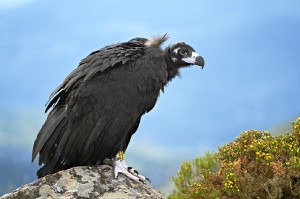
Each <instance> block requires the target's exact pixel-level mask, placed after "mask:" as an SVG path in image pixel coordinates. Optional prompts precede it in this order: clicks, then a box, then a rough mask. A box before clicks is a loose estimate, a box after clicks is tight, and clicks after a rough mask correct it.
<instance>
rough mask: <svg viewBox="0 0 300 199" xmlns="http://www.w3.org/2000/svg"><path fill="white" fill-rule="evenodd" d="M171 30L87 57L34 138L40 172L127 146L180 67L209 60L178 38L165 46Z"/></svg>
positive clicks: (90, 161) (89, 161)
mask: <svg viewBox="0 0 300 199" xmlns="http://www.w3.org/2000/svg"><path fill="white" fill-rule="evenodd" d="M166 40H167V36H166V35H164V36H162V37H156V38H153V39H151V40H147V39H144V38H134V39H132V40H130V41H128V42H124V43H118V44H114V45H110V46H106V47H104V48H102V49H100V50H97V51H95V52H93V53H91V54H90V55H89V56H87V57H86V58H84V59H83V60H82V61H81V62H80V64H79V66H78V67H77V68H76V69H75V70H74V71H73V72H71V73H70V74H69V75H68V76H67V77H66V79H65V80H64V81H63V83H62V84H60V85H59V86H58V87H57V88H56V89H55V90H54V91H53V92H52V93H51V95H50V98H49V101H48V103H47V107H46V112H47V110H48V109H49V108H51V107H53V109H52V110H51V111H50V113H49V115H48V117H47V120H46V121H45V123H44V125H43V126H42V128H41V130H40V131H39V134H38V135H37V138H36V140H35V142H34V146H33V151H32V161H33V160H34V159H35V157H36V156H37V154H38V153H39V164H40V165H41V164H44V165H43V167H42V168H41V169H39V171H38V172H37V175H38V177H43V176H45V175H47V174H50V173H55V172H57V171H60V170H64V169H67V168H70V167H73V166H79V165H95V164H96V163H97V162H98V161H103V160H104V159H105V158H114V157H116V155H117V154H118V152H120V151H125V150H126V148H127V146H128V143H129V141H130V138H131V136H132V135H133V134H134V133H135V131H136V130H137V128H138V126H139V123H140V120H141V117H142V115H143V114H144V113H146V112H149V111H150V110H151V109H152V108H153V107H154V105H155V103H156V101H157V98H158V96H159V93H160V91H161V90H163V88H164V86H165V85H166V84H167V83H168V82H169V81H170V80H171V79H172V78H174V77H175V76H176V75H178V74H179V68H181V67H184V66H189V65H192V64H197V65H200V66H202V67H203V66H204V60H203V58H202V57H200V56H198V55H197V54H196V53H195V52H194V49H193V48H192V47H190V46H189V45H187V44H185V43H177V44H175V45H172V46H169V47H167V48H166V49H165V50H162V49H161V48H160V45H161V44H162V43H163V42H164V41H166Z"/></svg>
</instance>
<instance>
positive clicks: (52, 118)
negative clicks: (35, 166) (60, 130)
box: [31, 109, 66, 162]
mask: <svg viewBox="0 0 300 199" xmlns="http://www.w3.org/2000/svg"><path fill="white" fill-rule="evenodd" d="M65 114H66V113H65V110H64V109H56V110H53V113H50V114H49V116H48V119H47V121H46V123H45V124H44V125H43V127H42V128H41V130H40V131H39V133H38V136H37V138H36V140H35V142H34V145H33V149H32V160H31V161H32V162H33V160H34V159H35V157H36V156H37V154H38V153H39V152H40V151H41V149H42V148H43V146H44V145H45V143H46V142H47V141H48V140H49V138H50V137H51V136H53V133H54V132H57V131H55V129H56V128H57V126H58V125H59V124H60V123H61V122H62V120H63V119H64V117H65ZM56 136H57V135H56Z"/></svg>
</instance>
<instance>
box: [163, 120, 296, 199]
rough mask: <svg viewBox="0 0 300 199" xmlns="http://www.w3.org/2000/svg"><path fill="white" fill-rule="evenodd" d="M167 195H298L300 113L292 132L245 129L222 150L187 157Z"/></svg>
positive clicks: (222, 198)
mask: <svg viewBox="0 0 300 199" xmlns="http://www.w3.org/2000/svg"><path fill="white" fill-rule="evenodd" d="M172 179H173V181H174V183H175V190H174V191H173V192H172V193H171V195H170V196H169V197H168V198H169V199H177V198H191V199H193V198H197V199H210V198H212V199H217V198H220V199H225V198H232V199H235V198H243V199H244V198H245V199H248V198H249V199H250V198H261V199H265V198H266V199H267V198H270V199H277V198H285V199H289V198H291V199H292V198H300V117H299V118H298V119H297V120H296V121H295V122H294V123H292V132H287V133H284V134H282V135H280V136H276V137H274V136H272V135H271V134H270V133H269V132H267V131H257V130H251V131H245V132H243V133H241V135H240V136H239V137H237V138H236V139H235V140H234V141H233V142H230V143H229V144H226V145H225V146H223V147H220V148H219V150H218V152H216V153H210V152H206V153H205V155H204V156H203V157H197V158H196V159H195V160H193V161H190V162H183V163H182V165H181V168H180V171H179V172H178V173H177V176H176V177H173V178H172Z"/></svg>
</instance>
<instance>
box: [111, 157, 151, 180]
mask: <svg viewBox="0 0 300 199" xmlns="http://www.w3.org/2000/svg"><path fill="white" fill-rule="evenodd" d="M113 166H114V175H115V178H117V177H118V174H119V173H123V174H124V175H125V176H127V177H128V178H130V179H132V180H134V181H140V182H143V183H144V182H145V181H146V180H148V181H149V182H150V180H149V179H148V178H146V177H144V176H142V175H140V174H139V173H138V172H137V171H136V170H135V169H133V168H132V167H129V166H127V164H126V162H125V160H124V152H123V151H120V152H119V153H118V154H117V155H116V157H115V158H114V164H113Z"/></svg>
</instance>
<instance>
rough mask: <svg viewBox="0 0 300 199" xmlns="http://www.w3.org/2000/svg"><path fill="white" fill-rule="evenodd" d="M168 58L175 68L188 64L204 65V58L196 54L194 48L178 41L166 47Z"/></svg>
mask: <svg viewBox="0 0 300 199" xmlns="http://www.w3.org/2000/svg"><path fill="white" fill-rule="evenodd" d="M166 51H167V54H168V56H169V59H170V60H171V61H172V65H173V66H175V67H176V68H182V67H186V66H190V65H198V66H201V68H203V67H204V59H203V57H201V56H200V55H198V54H197V53H196V52H195V50H194V49H193V48H192V47H191V46H189V45H187V44H186V43H184V42H179V43H176V44H174V45H171V46H169V47H168V48H167V49H166Z"/></svg>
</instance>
